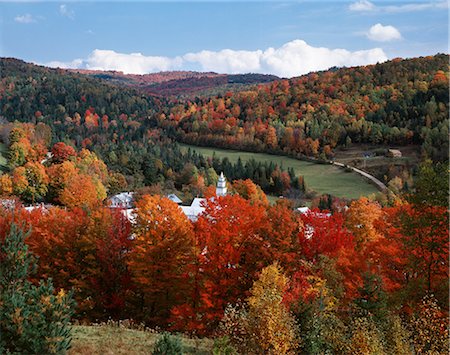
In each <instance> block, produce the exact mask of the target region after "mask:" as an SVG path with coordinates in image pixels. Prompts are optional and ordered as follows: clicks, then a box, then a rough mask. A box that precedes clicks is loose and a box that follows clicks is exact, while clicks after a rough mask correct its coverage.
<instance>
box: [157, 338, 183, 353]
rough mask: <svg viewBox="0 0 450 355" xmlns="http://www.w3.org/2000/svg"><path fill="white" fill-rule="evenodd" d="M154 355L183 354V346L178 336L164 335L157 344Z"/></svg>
mask: <svg viewBox="0 0 450 355" xmlns="http://www.w3.org/2000/svg"><path fill="white" fill-rule="evenodd" d="M152 354H153V355H178V354H183V345H182V344H181V339H180V338H179V337H178V336H173V335H170V334H169V333H164V334H163V335H162V336H161V337H160V338H159V339H158V341H157V342H156V344H155V349H154V350H153V353H152Z"/></svg>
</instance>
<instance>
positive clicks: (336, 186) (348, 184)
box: [180, 144, 378, 199]
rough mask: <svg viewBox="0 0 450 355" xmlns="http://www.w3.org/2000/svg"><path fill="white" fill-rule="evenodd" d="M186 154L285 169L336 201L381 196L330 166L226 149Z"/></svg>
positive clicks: (356, 177)
mask: <svg viewBox="0 0 450 355" xmlns="http://www.w3.org/2000/svg"><path fill="white" fill-rule="evenodd" d="M180 145H181V148H182V149H183V150H185V151H187V150H188V148H191V150H192V151H194V150H195V151H196V152H197V153H200V154H202V155H203V156H205V157H211V156H212V155H213V153H215V155H216V157H217V158H219V159H222V158H224V157H228V159H230V161H231V162H232V163H235V162H237V160H238V158H239V157H241V160H242V162H243V163H245V162H246V161H248V160H250V159H252V158H253V159H255V160H256V161H261V162H271V161H272V162H274V163H276V164H278V165H282V166H283V168H284V169H285V170H287V169H288V168H291V167H292V168H294V171H295V174H296V175H303V177H304V178H305V182H306V187H307V188H308V189H310V190H313V191H316V192H317V193H319V194H331V195H333V196H337V197H345V198H350V199H357V198H359V197H361V196H367V195H370V194H372V193H376V192H378V190H377V188H376V187H375V186H374V185H372V184H370V183H369V182H368V181H366V180H365V179H364V178H363V177H361V176H360V175H358V174H356V173H348V172H345V171H344V170H343V169H340V168H338V167H335V166H332V165H329V164H317V163H311V162H307V161H303V160H297V159H293V158H288V157H285V156H280V155H271V154H264V153H249V152H241V151H235V150H227V149H215V148H206V147H197V146H192V145H187V144H180Z"/></svg>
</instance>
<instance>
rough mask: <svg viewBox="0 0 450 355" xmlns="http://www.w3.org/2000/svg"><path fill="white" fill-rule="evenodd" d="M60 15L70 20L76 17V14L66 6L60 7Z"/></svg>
mask: <svg viewBox="0 0 450 355" xmlns="http://www.w3.org/2000/svg"><path fill="white" fill-rule="evenodd" d="M59 13H60V14H61V16H65V17H68V18H70V19H73V18H74V16H75V12H74V11H73V10H71V9H69V8H68V7H67V5H65V4H62V5H59Z"/></svg>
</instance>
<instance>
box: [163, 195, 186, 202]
mask: <svg viewBox="0 0 450 355" xmlns="http://www.w3.org/2000/svg"><path fill="white" fill-rule="evenodd" d="M167 198H168V199H169V200H171V201H173V202H175V203H178V204H180V203H182V202H183V201H181V199H180V198H179V197H178V196H177V195H175V194H169V195H167Z"/></svg>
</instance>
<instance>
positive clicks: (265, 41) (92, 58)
mask: <svg viewBox="0 0 450 355" xmlns="http://www.w3.org/2000/svg"><path fill="white" fill-rule="evenodd" d="M438 52H441V53H442V52H444V53H448V4H447V1H441V0H430V1H415V0H410V1H408V0H404V1H369V0H354V1H263V2H260V1H258V2H257V1H250V2H249V1H247V2H238V1H228V2H219V1H197V2H192V1H181V2H174V1H166V2H154V1H139V2H118V1H115V2H106V1H102V2H73V1H71V2H39V1H31V2H26V1H19V2H14V1H2V0H0V56H2V57H16V58H20V59H23V60H26V61H30V62H36V63H40V64H46V65H51V66H61V67H80V68H91V69H107V70H122V71H124V72H134V73H139V74H143V73H146V72H157V71H162V70H184V69H188V70H202V71H204V70H212V71H217V72H233V73H239V72H264V73H274V74H277V75H280V76H286V77H290V76H295V75H300V74H303V73H305V72H309V71H312V70H321V69H326V68H328V67H330V66H334V65H337V66H343V65H347V66H350V65H361V64H369V63H375V62H381V61H384V60H386V59H389V58H394V57H415V56H423V55H431V54H435V53H438ZM132 53H134V54H132Z"/></svg>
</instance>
